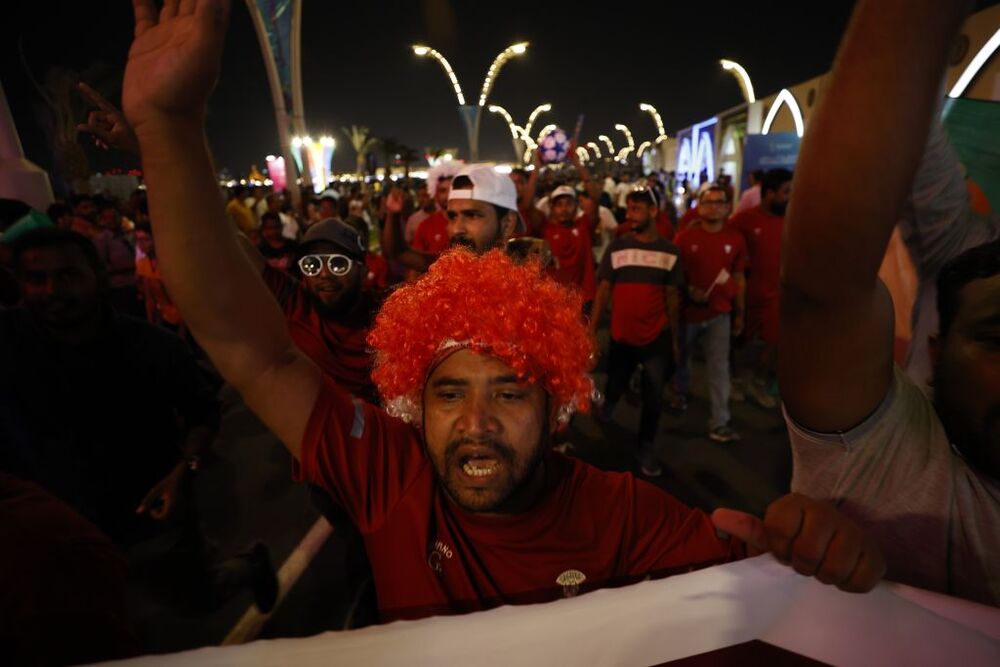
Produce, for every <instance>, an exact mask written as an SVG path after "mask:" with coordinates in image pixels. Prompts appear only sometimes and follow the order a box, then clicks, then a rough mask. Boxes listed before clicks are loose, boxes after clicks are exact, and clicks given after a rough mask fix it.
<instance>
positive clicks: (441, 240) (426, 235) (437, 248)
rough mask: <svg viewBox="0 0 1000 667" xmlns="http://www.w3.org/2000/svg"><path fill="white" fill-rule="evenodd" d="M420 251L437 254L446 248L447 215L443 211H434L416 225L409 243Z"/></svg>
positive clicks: (447, 242)
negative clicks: (411, 240)
mask: <svg viewBox="0 0 1000 667" xmlns="http://www.w3.org/2000/svg"><path fill="white" fill-rule="evenodd" d="M410 245H411V246H413V248H414V249H416V250H419V251H420V252H429V253H433V254H435V255H439V254H441V253H443V252H444V251H445V250H447V249H448V246H449V245H450V241H449V239H448V216H447V215H445V213H444V211H440V210H438V211H434V212H433V213H431V214H430V215H429V216H427V217H426V218H424V219H423V221H422V222H421V223H420V224H419V225H418V226H417V231H416V233H414V235H413V242H412V243H411V244H410Z"/></svg>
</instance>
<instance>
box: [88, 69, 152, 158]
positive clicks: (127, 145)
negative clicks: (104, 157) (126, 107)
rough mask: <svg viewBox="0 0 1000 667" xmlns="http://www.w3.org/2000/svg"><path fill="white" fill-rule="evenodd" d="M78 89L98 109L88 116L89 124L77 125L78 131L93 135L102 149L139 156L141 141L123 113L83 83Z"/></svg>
mask: <svg viewBox="0 0 1000 667" xmlns="http://www.w3.org/2000/svg"><path fill="white" fill-rule="evenodd" d="M76 89H77V90H78V91H80V95H82V96H83V97H84V99H86V100H87V101H88V102H90V103H91V104H93V105H94V106H96V107H97V109H96V110H95V111H91V112H90V113H89V114H87V122H86V123H81V124H79V125H77V126H76V129H77V130H79V131H80V132H88V133H90V134H91V135H93V137H94V143H96V144H97V145H98V146H100V147H101V148H104V149H107V148H114V149H116V150H120V151H123V152H125V153H131V154H132V155H138V154H139V140H138V139H136V137H135V132H133V131H132V127H131V126H130V125H129V124H128V121H127V120H125V116H124V115H123V114H122V112H121V111H119V110H118V109H117V108H116V107H115V105H113V104H111V102H108V101H107V100H106V99H104V97H103V96H102V95H101V94H100V93H98V92H97V91H96V90H94V89H93V88H91V87H90V86H88V85H87V84H85V83H83V82H82V81H81V82H80V83H78V84H77V85H76Z"/></svg>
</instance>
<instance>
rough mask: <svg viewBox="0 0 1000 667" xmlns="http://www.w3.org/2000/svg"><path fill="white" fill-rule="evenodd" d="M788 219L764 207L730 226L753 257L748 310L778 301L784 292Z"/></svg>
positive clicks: (741, 215) (735, 219) (745, 213)
mask: <svg viewBox="0 0 1000 667" xmlns="http://www.w3.org/2000/svg"><path fill="white" fill-rule="evenodd" d="M784 224H785V218H784V217H783V216H780V215H772V214H770V213H768V212H767V211H765V210H764V209H762V208H761V207H760V206H755V207H754V208H751V209H748V210H746V211H743V212H741V213H737V214H736V215H734V216H733V217H732V218H730V219H729V225H730V226H732V227H733V229H736V230H737V231H739V232H740V234H742V235H743V239H744V241H746V244H747V251H748V253H749V256H750V264H749V267H748V271H747V306H748V307H750V308H756V307H758V306H763V305H766V304H768V303H771V302H774V301H777V300H778V294H779V292H780V291H781V230H782V228H783V227H784Z"/></svg>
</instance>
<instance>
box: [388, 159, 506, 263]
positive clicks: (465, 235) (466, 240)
mask: <svg viewBox="0 0 1000 667" xmlns="http://www.w3.org/2000/svg"><path fill="white" fill-rule="evenodd" d="M402 210H403V191H402V190H398V189H395V190H393V191H391V192H390V193H389V196H388V198H387V200H386V221H385V239H383V242H384V243H385V245H386V247H387V248H390V247H395V246H396V239H397V238H398V234H399V217H400V213H401V212H402ZM446 215H447V216H448V225H447V228H446V232H447V235H448V243H449V245H452V246H454V245H462V246H465V247H467V248H470V249H471V250H474V251H475V252H477V253H482V252H486V251H487V250H490V249H492V248H497V247H501V246H502V245H503V243H504V241H506V240H507V239H509V238H510V237H512V236H514V234H515V233H516V232H517V230H518V228H519V221H520V218H519V217H518V213H517V189H516V188H515V187H514V183H513V181H511V180H510V178H508V177H507V176H505V175H503V174H499V173H497V171H496V170H495V169H494V168H493V165H492V164H485V163H480V164H468V165H465V166H463V167H462V169H461V170H459V172H458V173H457V174H456V175H455V177H454V178H453V179H452V182H451V192H450V193H449V195H448V210H447V213H446ZM390 237H391V240H389V239H390ZM398 258H399V261H400V262H402V263H403V264H405V265H406V266H408V267H410V268H414V269H417V270H419V271H425V270H426V269H427V267H428V266H430V265H431V264H432V263H433V262H434V260H435V259H437V255H433V254H429V253H422V252H418V251H416V250H414V249H412V248H410V249H407V250H404V251H403V252H401V253H399V255H398Z"/></svg>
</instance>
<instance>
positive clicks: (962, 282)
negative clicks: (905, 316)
mask: <svg viewBox="0 0 1000 667" xmlns="http://www.w3.org/2000/svg"><path fill="white" fill-rule="evenodd" d="M997 274H1000V239H998V240H996V241H990V242H989V243H984V244H983V245H980V246H976V247H974V248H970V249H968V250H966V251H965V252H963V253H962V254H961V255H959V256H958V257H955V258H954V259H952V260H950V261H949V262H948V263H947V264H945V265H944V268H942V269H941V272H940V273H939V274H938V277H937V307H938V335H939V336H940V337H941V338H944V337H945V336H947V335H948V330H949V329H950V328H951V324H952V322H954V321H955V315H956V314H957V313H958V306H959V301H960V297H959V292H961V291H962V288H963V287H965V286H966V285H968V284H969V283H970V282H972V281H973V280H979V279H981V278H992V277H993V276H995V275H997Z"/></svg>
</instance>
